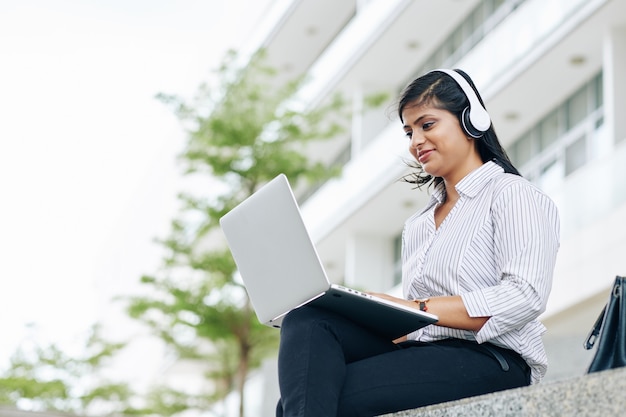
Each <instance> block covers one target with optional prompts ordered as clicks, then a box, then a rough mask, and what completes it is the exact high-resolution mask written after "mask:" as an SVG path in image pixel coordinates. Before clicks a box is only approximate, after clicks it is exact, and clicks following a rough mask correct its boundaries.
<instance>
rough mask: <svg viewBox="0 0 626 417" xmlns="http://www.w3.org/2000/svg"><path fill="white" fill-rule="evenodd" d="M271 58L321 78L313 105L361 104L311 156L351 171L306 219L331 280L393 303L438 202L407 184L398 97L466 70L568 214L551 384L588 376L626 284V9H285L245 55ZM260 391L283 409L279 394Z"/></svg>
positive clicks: (552, 331) (460, 1) (379, 3)
mask: <svg viewBox="0 0 626 417" xmlns="http://www.w3.org/2000/svg"><path fill="white" fill-rule="evenodd" d="M259 48H265V49H266V50H267V52H268V57H269V60H270V63H271V64H272V65H273V66H274V67H276V68H278V69H281V70H283V71H284V72H285V74H286V75H287V76H296V75H299V74H306V75H307V76H308V77H309V79H310V82H309V83H308V84H307V86H306V87H305V88H304V89H303V90H302V91H301V97H302V98H303V99H305V100H306V101H307V103H309V105H313V106H314V105H316V104H318V103H321V102H323V101H324V100H325V99H327V98H328V97H330V96H331V95H332V94H333V93H336V92H340V93H341V94H343V95H344V97H348V98H349V99H350V100H351V105H352V112H353V117H352V125H351V127H350V129H348V131H347V132H346V134H345V135H343V136H342V137H340V138H337V139H336V140H333V141H331V142H328V143H326V142H325V143H323V144H322V143H320V144H316V145H313V146H311V148H310V149H307V153H308V154H309V155H311V156H312V157H315V158H320V159H324V160H325V161H326V162H327V163H329V164H341V165H342V167H343V171H342V175H341V176H340V177H338V178H336V179H333V180H330V181H328V182H327V183H325V184H322V185H320V187H318V188H316V189H315V192H313V193H311V194H310V195H307V196H306V198H305V197H304V196H302V200H301V203H302V210H303V216H304V218H305V222H306V224H307V226H308V228H309V231H310V233H311V236H312V238H313V240H314V242H315V244H316V246H317V248H318V252H319V255H320V258H321V259H322V261H323V263H324V264H325V267H326V268H327V272H328V274H329V278H330V279H331V281H333V282H338V283H345V284H347V285H350V286H355V287H360V288H366V289H368V290H372V291H386V292H391V293H395V294H399V293H400V289H399V286H398V284H399V279H400V271H399V256H400V254H399V241H400V234H401V231H402V227H403V223H404V220H405V219H406V218H408V217H409V216H410V215H412V214H413V213H414V212H415V211H417V210H419V209H420V208H421V207H422V206H423V205H424V204H425V202H426V201H427V199H428V192H427V190H421V191H420V190H414V189H412V188H411V186H410V185H408V184H405V183H402V182H401V181H398V179H399V178H401V177H402V176H403V175H404V174H405V173H406V172H407V171H406V170H407V168H406V165H405V163H404V161H405V159H407V158H409V154H408V142H407V139H406V138H405V136H404V133H403V131H402V127H401V124H400V122H399V120H398V118H397V116H396V114H395V113H396V112H395V108H394V99H395V98H397V97H398V95H399V93H400V91H401V90H402V89H403V87H404V86H405V85H407V84H408V83H409V82H410V81H411V80H412V79H414V78H415V77H417V76H419V75H421V74H422V73H424V72H426V71H428V70H431V69H435V68H461V69H463V70H464V71H466V72H467V73H468V74H469V75H470V76H471V77H472V78H473V80H474V81H475V83H476V85H477V87H478V89H479V91H481V94H482V97H483V99H484V100H485V103H486V107H487V110H488V111H489V113H490V115H491V118H492V120H493V123H494V126H495V129H496V131H497V132H498V135H499V137H500V140H501V142H502V143H503V145H504V147H505V148H506V149H507V151H508V152H509V155H510V156H511V158H512V160H513V162H514V164H515V165H516V166H517V167H518V168H519V169H520V171H521V172H522V174H523V175H524V176H525V177H527V178H528V179H530V180H531V181H533V182H534V183H535V184H537V185H538V186H539V187H541V188H542V189H543V190H544V191H545V192H546V193H548V194H549V195H550V196H551V197H552V198H553V200H554V201H555V202H556V204H557V205H558V207H559V210H560V215H561V249H560V252H559V256H558V260H557V265H556V271H555V277H554V285H553V290H552V294H551V298H550V300H549V303H548V307H547V311H546V312H545V314H544V315H543V316H542V320H543V322H544V324H546V326H547V328H548V333H547V334H546V336H545V341H546V346H547V350H548V357H549V359H550V362H551V366H550V369H549V371H548V375H547V377H546V379H547V380H556V379H561V378H566V377H569V376H575V375H580V374H582V373H584V371H585V368H586V366H587V364H588V362H589V360H590V359H591V353H590V352H586V351H584V350H583V348H582V343H583V340H584V338H585V336H586V334H587V332H588V331H589V330H590V328H591V326H592V325H593V322H594V321H595V318H596V316H597V315H598V313H599V312H600V310H601V308H602V307H603V306H604V303H605V302H606V300H607V299H608V291H609V288H610V286H611V284H612V282H613V279H614V277H615V275H621V274H626V0H437V1H431V0H277V1H275V2H273V3H271V7H270V8H269V9H268V11H267V13H266V14H265V18H264V20H263V21H261V22H260V23H259V25H258V27H257V28H255V30H254V31H253V35H252V36H251V38H250V42H249V44H248V45H247V50H248V51H254V50H257V49H259ZM381 92H384V93H387V94H388V95H389V97H390V99H389V100H388V102H387V103H385V104H384V105H383V106H382V107H378V108H376V109H372V108H369V107H367V106H366V104H365V103H366V101H367V97H368V96H370V95H371V94H377V93H381ZM264 369H265V371H264V372H263V374H265V377H264V378H269V379H270V380H273V378H274V379H275V376H274V374H275V371H274V368H273V367H272V366H271V365H268V366H267V367H266V368H264ZM259 376H261V375H259ZM261 385H262V386H264V387H269V388H268V389H269V391H268V393H267V395H263V396H261V397H263V398H266V399H267V400H268V404H266V405H265V406H263V407H264V410H265V411H264V412H263V415H266V414H267V415H271V410H272V409H273V405H274V404H275V399H276V398H277V390H276V389H275V387H274V385H275V384H274V383H273V382H272V383H270V384H267V383H265V384H261ZM258 386H260V385H258V383H257V382H255V381H251V387H258ZM253 397H254V396H253ZM257 398H260V397H258V396H257ZM258 407H260V405H259V404H256V405H253V404H250V406H249V407H248V408H249V409H251V410H253V409H256V410H257V415H258Z"/></svg>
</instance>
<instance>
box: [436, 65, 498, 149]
mask: <svg viewBox="0 0 626 417" xmlns="http://www.w3.org/2000/svg"><path fill="white" fill-rule="evenodd" d="M430 72H443V73H445V74H448V75H449V76H450V77H452V79H453V80H454V81H456V83H457V84H458V85H459V87H461V90H463V93H465V96H466V97H467V99H468V100H469V106H468V107H466V108H464V109H463V113H462V114H461V126H462V127H463V130H464V131H465V133H467V135H468V136H471V137H473V138H474V139H478V138H480V137H482V136H483V134H484V133H485V132H486V131H487V130H489V127H490V126H491V118H490V117H489V113H487V110H486V109H485V108H484V107H483V105H482V104H480V100H479V99H478V96H477V95H476V92H475V91H474V89H473V88H472V86H471V85H470V84H469V83H468V82H467V80H466V79H465V78H464V77H463V76H462V75H461V74H459V73H458V72H456V71H454V70H449V69H436V70H432V71H430Z"/></svg>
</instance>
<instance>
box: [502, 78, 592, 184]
mask: <svg viewBox="0 0 626 417" xmlns="http://www.w3.org/2000/svg"><path fill="white" fill-rule="evenodd" d="M602 99H603V96H602V72H600V73H598V74H597V75H596V76H594V77H593V78H592V79H591V80H590V81H589V82H587V83H586V84H585V85H583V86H582V87H581V88H580V89H578V90H577V91H576V92H575V93H574V94H572V95H571V96H570V97H568V98H567V99H566V100H565V101H563V102H562V103H561V104H559V105H558V106H557V107H556V108H554V109H553V110H552V111H551V112H550V113H548V115H546V116H545V117H544V118H543V119H541V120H540V121H539V122H538V123H537V124H536V125H535V126H533V127H532V128H530V129H529V130H527V131H526V132H524V134H522V135H521V136H520V137H519V138H518V139H517V140H516V141H515V142H513V144H512V145H511V146H510V147H509V149H508V150H507V152H508V153H509V156H510V157H511V160H512V161H513V163H514V164H515V165H516V166H517V167H518V168H519V170H520V172H521V173H522V175H524V176H525V177H526V178H528V179H529V180H531V181H533V182H535V183H537V184H538V185H540V186H541V187H553V186H558V184H559V183H560V182H561V181H562V180H563V179H564V178H565V177H567V176H568V175H570V174H571V173H573V172H575V171H576V170H578V169H579V168H581V167H582V166H584V165H585V164H586V163H587V162H589V161H590V160H592V159H593V157H594V156H595V155H594V148H596V147H597V144H596V143H595V142H594V140H595V139H597V136H598V134H597V132H598V131H599V130H600V128H601V127H602V125H603V122H604V112H603V106H602Z"/></svg>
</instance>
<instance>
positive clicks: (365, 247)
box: [345, 234, 393, 291]
mask: <svg viewBox="0 0 626 417" xmlns="http://www.w3.org/2000/svg"><path fill="white" fill-rule="evenodd" d="M345 276H346V278H345V281H346V285H348V286H350V287H354V288H356V289H361V290H366V291H387V290H389V288H390V287H391V286H392V282H393V241H392V239H388V238H386V237H382V236H375V235H363V234H358V235H354V236H351V237H350V238H349V239H348V242H347V250H346V275H345Z"/></svg>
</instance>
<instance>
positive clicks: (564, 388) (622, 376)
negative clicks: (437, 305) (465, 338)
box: [386, 368, 626, 417]
mask: <svg viewBox="0 0 626 417" xmlns="http://www.w3.org/2000/svg"><path fill="white" fill-rule="evenodd" d="M624 410H626V368H619V369H613V370H609V371H603V372H597V373H593V374H589V375H583V376H580V377H576V378H572V379H568V380H563V381H558V382H551V383H543V384H538V385H533V386H530V387H524V388H517V389H512V390H507V391H500V392H495V393H493V394H487V395H481V396H477V397H471V398H464V399H462V400H457V401H451V402H447V403H442V404H436V405H431V406H428V407H422V408H417V409H414V410H406V411H401V412H398V413H393V414H386V416H387V417H392V416H393V417H461V416H462V417H496V416H497V417H520V416H524V417H528V416H537V417H552V416H585V417H596V416H597V417H606V416H620V415H624V413H625V411H624Z"/></svg>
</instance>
